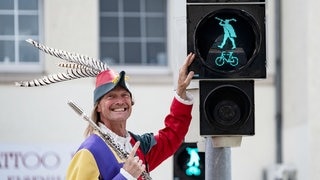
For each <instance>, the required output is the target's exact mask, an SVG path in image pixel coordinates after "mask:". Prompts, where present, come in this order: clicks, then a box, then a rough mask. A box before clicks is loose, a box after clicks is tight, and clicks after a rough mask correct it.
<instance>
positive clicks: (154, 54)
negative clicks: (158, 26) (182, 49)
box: [147, 43, 167, 66]
mask: <svg viewBox="0 0 320 180" xmlns="http://www.w3.org/2000/svg"><path fill="white" fill-rule="evenodd" d="M147 60H148V64H150V65H162V66H165V65H167V57H166V51H165V45H164V43H147Z"/></svg>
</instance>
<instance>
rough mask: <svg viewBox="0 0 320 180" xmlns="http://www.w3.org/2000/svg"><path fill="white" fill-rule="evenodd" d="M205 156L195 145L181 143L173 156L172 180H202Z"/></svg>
mask: <svg viewBox="0 0 320 180" xmlns="http://www.w3.org/2000/svg"><path fill="white" fill-rule="evenodd" d="M204 158H205V154H204V152H199V150H198V147H197V144H196V143H182V145H181V146H180V148H179V149H178V150H177V152H176V153H175V154H174V180H200V179H201V180H202V179H204V178H205V159H204Z"/></svg>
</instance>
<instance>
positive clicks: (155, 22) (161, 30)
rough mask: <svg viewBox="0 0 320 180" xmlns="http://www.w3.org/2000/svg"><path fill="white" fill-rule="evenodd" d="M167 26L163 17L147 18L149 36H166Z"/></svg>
mask: <svg viewBox="0 0 320 180" xmlns="http://www.w3.org/2000/svg"><path fill="white" fill-rule="evenodd" d="M165 27H166V26H165V21H164V19H163V18H150V17H149V18H147V27H146V29H147V37H164V36H165V34H166V33H165Z"/></svg>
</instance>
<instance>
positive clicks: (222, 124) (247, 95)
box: [199, 80, 255, 135]
mask: <svg viewBox="0 0 320 180" xmlns="http://www.w3.org/2000/svg"><path fill="white" fill-rule="evenodd" d="M199 83H200V135H254V133H255V132H254V81H253V80H242V81H200V82H199Z"/></svg>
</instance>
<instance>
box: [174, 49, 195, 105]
mask: <svg viewBox="0 0 320 180" xmlns="http://www.w3.org/2000/svg"><path fill="white" fill-rule="evenodd" d="M194 58H195V54H194V53H189V54H188V56H187V57H186V59H185V62H184V64H183V65H182V66H181V68H180V71H179V78H178V86H177V94H178V95H179V96H180V97H181V98H182V99H187V95H186V92H187V87H188V86H189V84H190V82H191V80H192V77H193V75H194V72H193V71H190V72H189V73H188V67H189V66H190V64H191V63H192V62H193V60H194Z"/></svg>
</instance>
